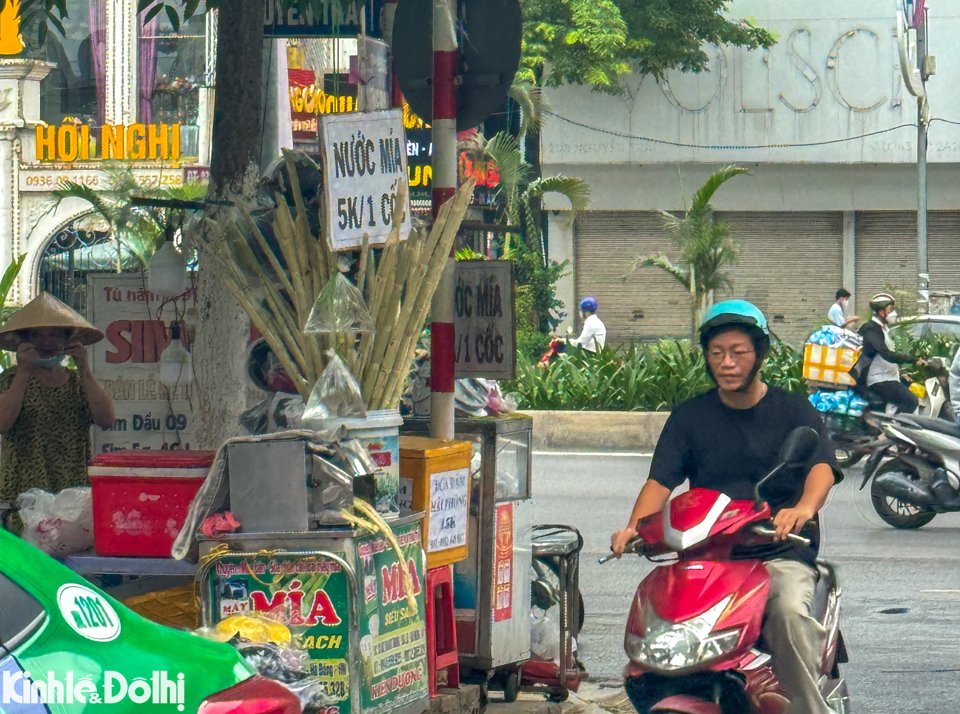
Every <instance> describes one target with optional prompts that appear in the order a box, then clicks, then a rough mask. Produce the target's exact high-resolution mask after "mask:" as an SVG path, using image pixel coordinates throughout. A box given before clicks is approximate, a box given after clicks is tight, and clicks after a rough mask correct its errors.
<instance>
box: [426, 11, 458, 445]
mask: <svg viewBox="0 0 960 714" xmlns="http://www.w3.org/2000/svg"><path fill="white" fill-rule="evenodd" d="M456 14H457V3H456V0H433V119H432V122H431V127H432V129H433V162H432V163H433V215H434V216H436V215H437V213H438V212H439V210H440V206H442V205H443V204H444V203H445V202H446V201H448V200H449V199H451V198H452V197H453V194H454V193H455V192H456V190H457V86H456V75H457V30H456V23H455V18H456ZM454 267H455V264H454V260H453V254H452V253H451V255H450V258H449V259H448V260H447V264H446V265H445V266H444V268H443V276H442V277H441V279H440V285H439V286H438V287H437V292H436V293H435V294H434V296H433V303H432V304H431V315H432V322H431V324H430V333H431V342H430V346H431V355H430V390H431V392H432V394H431V399H430V434H431V436H433V437H434V438H435V439H452V438H453V435H454V416H455V411H456V407H455V402H454V395H453V392H454V382H455V377H454V367H455V359H454V329H453V310H454V300H455V295H454V290H455V285H454V280H455V277H454Z"/></svg>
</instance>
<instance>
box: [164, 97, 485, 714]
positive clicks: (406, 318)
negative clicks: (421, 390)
mask: <svg viewBox="0 0 960 714" xmlns="http://www.w3.org/2000/svg"><path fill="white" fill-rule="evenodd" d="M374 114H384V115H387V114H390V117H388V119H389V121H388V122H387V124H388V125H389V126H388V127H387V128H388V129H389V130H390V131H389V132H386V130H384V131H385V134H384V136H385V137H387V138H385V139H384V140H385V141H387V140H389V141H390V142H392V141H394V140H395V138H396V137H398V136H400V137H402V126H401V124H400V116H399V113H397V112H393V113H374ZM351 121H363V122H367V124H366V135H367V136H368V137H370V136H373V132H374V131H376V130H377V127H378V126H379V125H378V124H377V119H376V117H374V118H372V119H371V118H370V116H369V115H362V117H359V118H354V119H352V118H350V117H346V118H344V117H333V116H331V117H324V127H325V132H326V131H327V130H328V129H329V130H331V131H332V129H333V128H334V127H333V126H332V125H333V124H335V123H337V122H346V123H349V122H351ZM328 124H329V125H331V126H328ZM347 128H349V127H347ZM333 133H335V132H333ZM333 133H331V134H330V135H329V136H326V135H325V136H326V139H330V136H332V135H333ZM390 137H393V138H390ZM347 138H349V134H347ZM391 145H392V144H391ZM398 147H399V144H398ZM397 150H398V152H399V148H398V149H397ZM325 156H326V155H325ZM398 156H400V154H399V153H398ZM296 161H298V160H297V159H296V157H295V156H294V155H293V154H291V153H290V152H285V165H286V174H285V175H284V181H285V185H288V186H290V191H291V193H292V199H287V200H285V199H283V198H282V197H280V196H278V198H277V202H276V209H275V211H274V213H273V222H272V225H271V228H272V232H273V238H274V240H275V243H276V245H277V246H278V249H279V250H277V249H276V248H273V247H272V246H271V245H270V242H269V241H267V240H266V238H265V237H264V235H263V231H262V230H261V228H260V225H261V223H262V221H261V222H260V223H258V221H257V220H255V219H254V218H253V217H251V216H250V215H249V214H246V213H243V212H242V209H238V213H234V214H233V215H224V216H220V217H218V218H217V220H208V221H206V223H205V227H204V229H203V230H202V231H201V232H200V236H201V241H202V243H203V246H204V249H205V250H206V251H207V255H208V256H210V258H211V259H212V260H213V261H215V262H216V263H218V264H219V266H220V268H221V269H222V271H223V274H224V275H225V276H226V279H225V285H226V286H227V287H228V289H230V291H231V292H232V293H233V295H234V296H235V297H236V298H237V300H238V302H240V304H241V305H242V306H243V307H244V309H245V311H246V312H247V314H248V315H249V316H250V318H251V321H252V322H253V324H254V325H255V326H256V327H257V329H258V330H259V332H260V333H261V334H262V335H263V336H264V339H265V340H266V342H267V343H268V344H269V346H270V348H271V350H272V352H273V353H274V355H275V356H276V358H277V359H278V360H279V363H280V365H281V367H282V368H283V370H284V371H285V372H286V374H287V375H289V377H290V378H291V379H292V380H293V381H294V382H295V384H296V388H297V390H298V391H299V394H300V397H301V398H302V400H303V405H304V410H303V414H302V422H301V423H302V425H303V427H302V428H303V429H305V431H289V432H283V433H280V434H258V435H255V436H252V437H248V438H240V439H235V440H231V441H230V442H228V443H227V444H226V445H225V446H224V448H222V449H221V451H220V452H219V453H218V457H217V462H216V463H215V465H214V468H213V469H212V470H211V477H208V483H205V485H204V487H203V488H202V489H201V492H200V494H198V497H197V499H196V500H195V501H194V504H192V505H191V510H192V511H193V510H196V513H192V514H191V515H192V520H190V519H188V525H187V526H186V527H185V529H184V531H183V532H182V533H181V536H184V534H187V538H186V540H185V541H184V542H179V543H178V545H179V550H178V546H177V545H175V547H174V555H175V557H178V558H185V557H187V556H188V551H189V553H190V554H191V555H194V556H195V557H196V558H197V562H198V572H197V584H198V591H199V595H200V599H201V619H202V622H203V624H205V625H212V624H214V623H216V622H218V621H220V620H223V619H225V618H229V617H232V616H234V615H237V614H245V613H263V614H265V615H266V616H268V617H269V618H270V619H273V620H275V621H277V622H278V623H281V624H283V625H284V626H285V627H286V628H287V629H288V630H289V632H290V635H291V644H292V646H294V647H296V648H299V649H300V650H302V651H306V652H307V653H308V654H309V672H310V674H311V675H312V676H314V677H317V678H319V679H320V680H322V681H323V682H324V683H325V684H326V689H327V694H328V695H330V696H331V697H332V698H333V699H334V700H335V701H336V703H334V704H331V705H330V706H329V707H328V708H327V710H326V714H347V713H348V712H349V714H370V713H376V714H380V713H381V712H387V711H390V712H394V711H396V712H400V714H419V712H421V711H424V710H425V709H426V708H427V707H428V705H429V686H428V679H429V675H428V667H427V642H426V632H425V607H424V591H423V587H424V582H425V577H426V562H425V558H424V551H423V535H422V534H423V523H422V518H423V516H422V514H418V513H411V514H407V513H405V514H401V513H400V512H399V442H398V430H397V426H398V425H399V424H400V423H401V421H402V420H400V419H399V412H398V410H396V409H395V407H396V405H397V404H398V403H399V401H400V396H401V394H402V392H403V389H404V386H405V382H406V378H407V375H408V373H409V365H410V364H411V362H412V360H413V355H414V351H415V349H416V344H417V340H418V338H419V335H420V332H421V330H422V328H423V325H424V323H425V320H426V318H427V314H428V311H429V307H430V302H431V299H432V297H433V293H434V292H435V291H436V288H437V285H438V283H439V280H440V275H441V273H442V268H443V266H444V265H445V264H446V261H447V259H448V256H449V254H450V250H451V248H452V246H453V242H454V239H455V237H456V233H457V229H458V227H459V225H460V222H461V221H462V219H463V216H464V213H465V212H466V209H467V205H468V203H469V200H470V196H471V195H472V189H473V184H472V182H468V183H467V184H466V185H465V186H463V187H461V189H460V190H459V191H458V192H457V195H456V196H455V197H454V199H452V200H451V201H449V202H447V203H446V204H445V205H444V206H443V207H442V209H441V211H440V212H439V214H438V216H437V218H436V220H435V221H434V223H433V225H432V226H431V227H430V230H429V231H427V230H419V231H417V230H413V231H410V218H409V216H410V212H409V202H408V201H407V200H406V183H405V181H404V180H403V178H405V176H406V171H405V167H401V169H400V171H399V176H400V177H401V178H399V179H397V182H398V183H396V184H395V185H394V188H393V189H391V190H393V191H395V193H394V194H391V201H394V202H393V203H392V207H393V209H394V210H393V215H392V219H391V220H389V221H387V222H386V223H387V226H388V230H389V236H383V238H384V239H385V241H386V242H385V243H384V244H383V248H382V249H380V250H378V251H376V252H375V251H374V249H373V248H371V247H370V246H371V244H372V243H374V242H375V241H373V240H372V236H367V235H363V236H362V240H359V239H358V240H357V241H356V242H355V243H352V244H350V243H347V244H346V245H347V246H348V247H350V246H352V247H353V248H359V251H356V258H357V260H356V262H355V264H354V268H355V271H354V272H353V273H352V274H353V277H352V278H348V277H347V275H345V274H344V272H343V271H342V267H343V265H344V262H343V256H342V255H341V254H340V253H338V252H337V251H339V250H342V247H343V246H342V245H341V244H342V243H344V241H345V238H346V236H345V234H344V233H343V232H337V231H336V230H335V228H334V227H333V224H330V225H326V226H325V225H324V222H325V219H326V218H329V216H327V215H326V213H325V210H324V205H326V206H335V205H336V201H335V200H334V199H335V197H334V196H332V195H330V194H329V190H328V192H327V195H325V196H324V200H325V202H326V203H324V201H320V200H317V201H314V200H313V199H311V198H310V197H306V198H305V197H304V195H303V192H302V191H301V183H300V179H299V172H298V170H297V166H296V165H295V163H296ZM325 169H326V175H327V177H329V176H330V172H331V171H332V165H331V164H330V163H327V164H326V166H325ZM308 173H309V171H308ZM326 188H327V189H329V188H330V184H329V182H328V183H327V184H326ZM378 195H379V194H378ZM384 195H385V196H387V194H384ZM385 205H386V204H385ZM318 208H319V212H320V216H321V221H320V235H319V236H313V235H311V231H312V228H311V224H312V222H313V221H314V219H313V216H315V215H316V210H317V209H318ZM388 214H389V212H386V213H385V214H384V215H385V216H387V215H388ZM333 219H334V220H335V219H336V217H335V216H334V217H333ZM403 226H406V230H407V231H410V232H409V237H406V239H405V240H401V235H400V233H401V229H402V227H403ZM324 229H326V235H324ZM364 230H368V227H367V226H366V225H365V226H364ZM261 255H265V256H266V260H264V259H261V258H258V256H261ZM394 418H395V421H391V419H394ZM317 425H323V426H322V427H321V426H317ZM331 425H333V426H331ZM327 427H330V429H331V430H332V431H329V432H326V433H324V434H318V433H316V431H313V432H311V431H309V430H310V429H314V430H316V429H321V428H323V429H326V428H327ZM358 444H359V445H361V448H359V450H358V449H356V448H355V447H356V446H357V445H358ZM364 447H365V448H364ZM218 475H219V476H218ZM371 478H372V480H371ZM195 507H196V508H195ZM224 507H227V508H229V512H230V513H231V514H232V517H233V518H235V521H236V522H238V523H239V524H240V528H239V529H235V530H233V531H231V532H217V531H216V529H209V528H208V529H204V528H202V527H201V524H202V523H205V522H206V519H208V518H209V517H210V514H211V513H212V512H213V511H214V510H216V508H220V509H221V515H222V509H223V508H224ZM191 524H192V525H191ZM197 533H200V535H196V534H197ZM191 534H192V535H191ZM188 541H192V542H188ZM194 544H195V545H196V547H193V546H194ZM194 551H196V552H194Z"/></svg>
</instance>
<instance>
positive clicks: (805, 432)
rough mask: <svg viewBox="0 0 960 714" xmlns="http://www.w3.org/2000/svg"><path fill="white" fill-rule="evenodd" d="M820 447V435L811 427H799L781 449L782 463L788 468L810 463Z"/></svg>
mask: <svg viewBox="0 0 960 714" xmlns="http://www.w3.org/2000/svg"><path fill="white" fill-rule="evenodd" d="M819 445H820V435H819V434H818V433H817V432H816V430H815V429H812V428H810V427H809V426H798V427H797V428H796V429H794V430H793V431H791V432H790V433H789V434H788V435H787V439H786V441H784V442H783V447H782V448H781V449H780V463H781V464H784V465H788V466H793V465H797V464H803V463H805V462H807V461H809V459H810V457H811V456H813V454H814V452H816V450H817V447H818V446H819Z"/></svg>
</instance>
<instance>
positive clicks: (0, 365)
mask: <svg viewBox="0 0 960 714" xmlns="http://www.w3.org/2000/svg"><path fill="white" fill-rule="evenodd" d="M26 258H27V254H26V253H23V254H21V255H20V256H19V257H18V258H17V259H16V260H15V261H13V262H12V263H10V265H8V266H7V269H6V270H5V271H4V272H3V278H0V325H2V324H3V323H5V322H6V321H7V318H8V317H10V316H11V315H12V314H13V313H15V312H16V311H17V310H18V309H19V308H17V307H13V306H11V305H7V298H8V297H9V296H10V290H11V288H13V284H14V282H15V281H16V279H17V276H18V275H19V274H20V269H21V268H22V267H23V261H24V260H26ZM12 366H13V353H12V352H7V351H5V350H0V371H6V370H8V369H10V368H11V367H12Z"/></svg>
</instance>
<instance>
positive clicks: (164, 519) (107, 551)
mask: <svg viewBox="0 0 960 714" xmlns="http://www.w3.org/2000/svg"><path fill="white" fill-rule="evenodd" d="M213 458H214V452H212V451H154V450H137V451H114V452H113V453H110V454H101V455H99V456H97V457H96V458H94V459H93V460H92V461H91V462H90V463H89V465H88V467H87V473H88V474H89V476H90V485H91V487H92V489H91V490H92V492H93V543H94V550H96V551H97V555H106V556H123V557H129V556H134V557H136V556H141V557H153V558H169V557H170V549H171V548H172V546H173V541H174V540H175V539H176V537H177V534H178V533H179V532H180V529H181V528H182V527H183V522H184V520H185V519H186V517H187V509H188V508H189V507H190V502H191V501H192V500H193V497H194V496H196V495H197V491H198V490H199V489H200V486H201V485H202V484H203V480H204V479H205V478H206V476H207V471H208V470H209V468H210V465H211V464H212V463H213Z"/></svg>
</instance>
